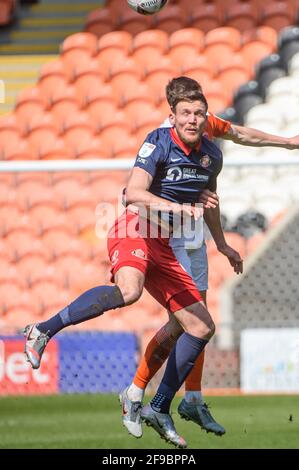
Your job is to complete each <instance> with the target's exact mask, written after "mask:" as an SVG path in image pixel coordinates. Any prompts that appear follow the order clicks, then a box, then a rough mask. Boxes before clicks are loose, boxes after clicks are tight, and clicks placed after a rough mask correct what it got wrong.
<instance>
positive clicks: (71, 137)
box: [62, 114, 94, 153]
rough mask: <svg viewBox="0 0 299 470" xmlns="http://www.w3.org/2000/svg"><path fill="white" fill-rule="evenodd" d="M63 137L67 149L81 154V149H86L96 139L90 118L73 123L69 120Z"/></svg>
mask: <svg viewBox="0 0 299 470" xmlns="http://www.w3.org/2000/svg"><path fill="white" fill-rule="evenodd" d="M81 116H82V114H81ZM62 137H63V139H64V142H65V144H66V146H67V147H69V148H71V149H72V150H74V151H75V152H76V153H80V152H81V149H85V148H86V145H88V144H89V143H90V141H91V140H92V139H93V138H94V132H93V130H92V128H91V127H90V123H89V116H86V118H85V119H84V120H83V116H82V120H80V121H79V120H77V119H76V120H73V122H72V121H71V120H70V118H69V120H68V121H67V122H66V127H65V131H64V133H63V136H62Z"/></svg>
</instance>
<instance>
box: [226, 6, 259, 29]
mask: <svg viewBox="0 0 299 470" xmlns="http://www.w3.org/2000/svg"><path fill="white" fill-rule="evenodd" d="M224 23H225V26H231V27H233V28H237V29H238V30H239V31H241V33H244V32H245V31H249V30H252V29H255V28H256V26H257V23H258V12H257V10H256V8H255V7H254V5H253V4H252V3H251V2H247V1H246V2H237V3H236V4H235V5H232V6H231V7H230V8H227V9H226V10H225V13H224Z"/></svg>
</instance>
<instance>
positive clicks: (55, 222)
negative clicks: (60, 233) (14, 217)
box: [27, 203, 69, 233]
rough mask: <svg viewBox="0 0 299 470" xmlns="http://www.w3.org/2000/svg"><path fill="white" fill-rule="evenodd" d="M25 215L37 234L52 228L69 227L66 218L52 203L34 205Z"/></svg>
mask: <svg viewBox="0 0 299 470" xmlns="http://www.w3.org/2000/svg"><path fill="white" fill-rule="evenodd" d="M27 214H28V217H29V219H30V221H32V225H33V227H36V228H37V229H38V230H39V233H43V232H45V231H47V230H49V229H53V228H60V227H64V226H65V227H66V228H68V227H69V225H68V223H67V222H68V220H67V218H66V216H65V215H64V213H62V212H61V211H60V210H59V208H58V207H57V206H55V205H53V203H52V204H51V205H49V204H48V203H40V204H38V205H35V206H33V207H32V208H30V209H29V210H28V212H27Z"/></svg>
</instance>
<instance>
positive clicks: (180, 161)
mask: <svg viewBox="0 0 299 470" xmlns="http://www.w3.org/2000/svg"><path fill="white" fill-rule="evenodd" d="M222 160H223V157H222V152H221V150H220V149H219V148H218V147H217V146H216V145H215V144H214V143H213V142H211V141H210V140H209V139H207V138H206V137H202V139H201V143H200V145H199V146H198V148H197V149H191V148H190V147H188V146H187V145H186V144H184V143H183V142H182V141H181V139H180V138H179V137H178V135H177V134H176V132H175V130H174V129H173V128H172V129H169V128H159V129H156V130H154V131H153V132H151V133H150V134H149V135H148V136H147V138H146V140H145V142H144V144H143V145H142V146H141V148H140V150H139V153H138V155H137V157H136V161H135V164H134V166H135V167H138V168H142V169H143V170H145V171H146V172H148V173H149V174H150V175H152V177H153V181H152V184H151V186H150V188H149V191H150V192H151V193H152V194H154V195H156V196H159V197H162V198H164V199H167V200H169V201H172V202H177V203H180V204H183V203H196V202H198V199H199V195H200V193H201V191H202V190H204V189H211V190H212V191H214V190H215V189H216V178H217V175H218V174H219V172H220V171H221V169H222Z"/></svg>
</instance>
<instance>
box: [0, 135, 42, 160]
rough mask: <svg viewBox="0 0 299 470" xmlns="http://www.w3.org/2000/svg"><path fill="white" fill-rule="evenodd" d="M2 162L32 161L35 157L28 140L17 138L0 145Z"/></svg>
mask: <svg viewBox="0 0 299 470" xmlns="http://www.w3.org/2000/svg"><path fill="white" fill-rule="evenodd" d="M0 155H1V159H2V160H32V159H34V158H36V157H35V155H34V154H33V153H32V152H31V151H30V148H29V146H28V143H27V140H25V139H20V138H15V139H14V140H5V141H4V142H3V143H0Z"/></svg>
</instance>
